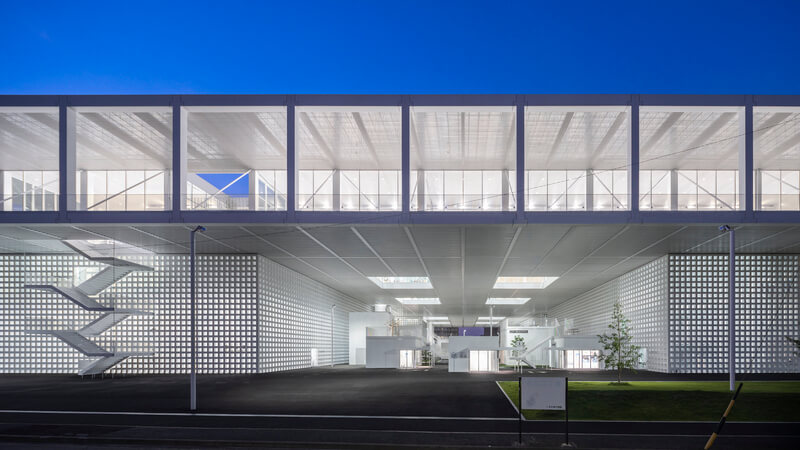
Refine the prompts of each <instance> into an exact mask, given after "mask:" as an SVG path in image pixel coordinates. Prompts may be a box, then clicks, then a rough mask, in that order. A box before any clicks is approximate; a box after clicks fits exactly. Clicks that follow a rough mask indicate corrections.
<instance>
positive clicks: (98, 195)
mask: <svg viewBox="0 0 800 450" xmlns="http://www.w3.org/2000/svg"><path fill="white" fill-rule="evenodd" d="M106 175H107V173H106V172H104V171H94V170H92V171H89V172H87V173H86V193H87V203H88V208H89V209H90V210H94V211H105V210H106V206H107V205H106V203H105V202H104V201H103V200H104V199H105V198H106V191H107V188H106ZM101 202H102V203H101Z"/></svg>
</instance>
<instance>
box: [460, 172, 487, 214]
mask: <svg viewBox="0 0 800 450" xmlns="http://www.w3.org/2000/svg"><path fill="white" fill-rule="evenodd" d="M482 192H483V174H482V173H481V172H480V171H475V170H470V171H466V172H464V199H463V204H462V205H461V208H462V209H468V210H476V209H481V207H482V206H483V199H482V196H483V193H482Z"/></svg>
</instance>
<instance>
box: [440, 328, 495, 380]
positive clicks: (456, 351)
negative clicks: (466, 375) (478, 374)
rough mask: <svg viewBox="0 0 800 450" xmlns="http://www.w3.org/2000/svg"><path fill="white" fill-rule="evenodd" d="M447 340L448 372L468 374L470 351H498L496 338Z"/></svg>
mask: <svg viewBox="0 0 800 450" xmlns="http://www.w3.org/2000/svg"><path fill="white" fill-rule="evenodd" d="M449 340H450V341H449V343H448V351H449V352H450V360H449V361H448V367H447V369H448V371H450V372H469V371H470V352H471V351H495V352H496V351H499V350H500V341H499V339H498V337H497V336H450V338H449ZM495 366H496V362H495Z"/></svg>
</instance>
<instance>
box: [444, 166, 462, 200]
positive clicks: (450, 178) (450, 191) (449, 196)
mask: <svg viewBox="0 0 800 450" xmlns="http://www.w3.org/2000/svg"><path fill="white" fill-rule="evenodd" d="M463 193H464V172H461V171H454V170H445V171H444V207H445V209H461V208H463Z"/></svg>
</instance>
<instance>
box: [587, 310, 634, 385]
mask: <svg viewBox="0 0 800 450" xmlns="http://www.w3.org/2000/svg"><path fill="white" fill-rule="evenodd" d="M608 328H609V330H610V333H603V334H599V335H597V337H598V339H600V344H602V345H603V351H602V352H600V361H602V362H603V363H604V364H605V366H606V368H611V369H616V370H617V383H622V369H634V368H636V365H637V364H638V363H639V360H640V359H641V358H642V354H641V351H640V349H641V347H639V346H638V345H634V344H633V343H632V339H633V338H632V337H631V334H630V321H629V320H628V318H627V317H625V315H624V314H622V306H620V304H619V301H616V302H614V312H613V313H612V314H611V323H610V324H609V325H608Z"/></svg>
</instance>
